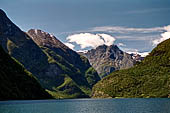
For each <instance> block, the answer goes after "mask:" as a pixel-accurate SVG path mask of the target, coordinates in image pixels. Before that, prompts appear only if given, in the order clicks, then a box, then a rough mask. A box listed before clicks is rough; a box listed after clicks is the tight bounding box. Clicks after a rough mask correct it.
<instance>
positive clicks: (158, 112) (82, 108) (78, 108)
mask: <svg viewBox="0 0 170 113" xmlns="http://www.w3.org/2000/svg"><path fill="white" fill-rule="evenodd" d="M0 113H170V99H66V100H33V101H32V100H31V101H30V100H29V101H0Z"/></svg>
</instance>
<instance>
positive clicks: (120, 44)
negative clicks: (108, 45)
mask: <svg viewBox="0 0 170 113" xmlns="http://www.w3.org/2000/svg"><path fill="white" fill-rule="evenodd" d="M117 45H118V46H122V47H123V46H126V45H125V44H123V43H118V44H117Z"/></svg>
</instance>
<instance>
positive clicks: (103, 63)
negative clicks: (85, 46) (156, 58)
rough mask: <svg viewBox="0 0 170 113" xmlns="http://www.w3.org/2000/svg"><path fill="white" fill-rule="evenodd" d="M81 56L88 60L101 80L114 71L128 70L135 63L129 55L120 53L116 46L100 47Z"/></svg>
mask: <svg viewBox="0 0 170 113" xmlns="http://www.w3.org/2000/svg"><path fill="white" fill-rule="evenodd" d="M81 54H83V55H84V56H86V57H87V58H88V60H89V62H90V64H91V65H92V66H93V67H94V68H95V69H96V70H97V72H98V74H99V75H100V77H101V78H103V77H105V76H106V75H108V74H110V73H111V72H113V71H115V70H120V69H127V68H130V67H132V66H133V65H134V63H135V62H134V60H133V59H132V57H131V55H129V54H128V53H125V52H123V51H121V50H120V49H119V48H118V47H117V46H116V45H111V46H107V45H101V46H99V47H97V48H96V49H91V50H89V51H88V52H86V53H81Z"/></svg>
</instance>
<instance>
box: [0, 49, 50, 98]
mask: <svg viewBox="0 0 170 113" xmlns="http://www.w3.org/2000/svg"><path fill="white" fill-rule="evenodd" d="M0 64H1V66H0V89H1V90H0V100H20V99H24V100H26V99H49V98H52V97H51V96H50V95H49V94H48V93H47V92H46V91H45V90H44V89H43V88H41V86H40V84H39V83H38V82H37V80H36V78H35V77H34V76H33V75H32V74H31V73H30V72H28V71H27V70H26V69H25V68H24V67H23V66H22V65H21V64H19V63H18V62H17V61H16V60H14V59H12V58H11V57H10V56H9V55H8V54H7V53H5V51H4V50H3V49H2V47H1V46H0Z"/></svg>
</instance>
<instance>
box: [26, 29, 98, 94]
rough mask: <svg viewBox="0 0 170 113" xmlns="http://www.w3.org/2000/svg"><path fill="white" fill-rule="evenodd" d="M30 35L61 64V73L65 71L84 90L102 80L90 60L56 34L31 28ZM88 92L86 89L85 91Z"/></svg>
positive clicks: (54, 60)
mask: <svg viewBox="0 0 170 113" xmlns="http://www.w3.org/2000/svg"><path fill="white" fill-rule="evenodd" d="M28 34H29V35H30V37H31V38H32V39H33V40H34V42H35V43H36V44H37V45H39V46H40V47H41V48H42V50H43V51H44V52H45V53H46V54H47V55H48V56H49V57H50V58H51V59H53V60H52V61H51V63H52V62H56V63H58V64H59V66H60V71H61V74H62V73H65V74H66V75H68V76H69V77H70V78H71V79H73V81H74V82H75V83H77V84H78V85H79V86H80V89H82V90H84V89H87V88H88V90H90V89H89V88H92V86H93V85H94V84H95V83H97V81H99V80H100V78H99V76H98V74H97V72H96V71H95V70H94V69H93V68H92V67H91V65H90V63H89V62H88V60H87V59H86V58H85V57H83V56H80V55H79V54H77V53H76V52H75V51H73V50H71V49H70V48H68V47H67V46H65V45H64V44H63V43H62V42H60V41H59V40H58V39H57V38H56V37H55V36H53V35H51V34H49V33H47V32H44V31H42V30H35V29H31V30H29V31H28ZM85 92H86V91H85Z"/></svg>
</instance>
